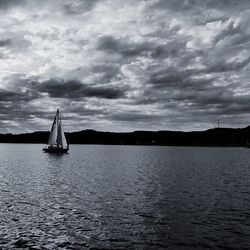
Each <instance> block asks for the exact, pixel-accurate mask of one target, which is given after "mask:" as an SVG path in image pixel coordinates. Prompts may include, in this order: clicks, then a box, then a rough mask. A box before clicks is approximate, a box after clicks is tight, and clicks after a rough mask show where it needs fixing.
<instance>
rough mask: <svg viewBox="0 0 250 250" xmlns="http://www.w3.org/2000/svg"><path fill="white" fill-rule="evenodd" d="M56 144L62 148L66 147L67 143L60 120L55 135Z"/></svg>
mask: <svg viewBox="0 0 250 250" xmlns="http://www.w3.org/2000/svg"><path fill="white" fill-rule="evenodd" d="M57 143H58V144H59V145H60V146H62V147H63V148H65V147H67V146H68V144H67V141H66V138H65V135H64V131H63V127H62V120H61V119H60V121H59V124H58V135H57Z"/></svg>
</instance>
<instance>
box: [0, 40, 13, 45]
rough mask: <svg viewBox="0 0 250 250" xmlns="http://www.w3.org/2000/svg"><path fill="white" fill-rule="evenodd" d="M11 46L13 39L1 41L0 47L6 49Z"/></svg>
mask: <svg viewBox="0 0 250 250" xmlns="http://www.w3.org/2000/svg"><path fill="white" fill-rule="evenodd" d="M9 45H11V39H4V40H0V47H5V46H9Z"/></svg>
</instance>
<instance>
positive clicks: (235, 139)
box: [0, 126, 250, 147]
mask: <svg viewBox="0 0 250 250" xmlns="http://www.w3.org/2000/svg"><path fill="white" fill-rule="evenodd" d="M48 136H49V132H41V131H39V132H34V133H27V134H0V143H46V142H47V140H48ZM66 138H67V140H68V142H69V143H70V144H107V145H110V144H112V145H166V146H226V147H245V146H246V145H247V142H249V143H250V126H248V127H246V128H237V129H234V128H214V129H209V130H206V131H192V132H181V131H134V132H127V133H117V132H116V133H114V132H99V131H95V130H83V131H79V132H72V133H66Z"/></svg>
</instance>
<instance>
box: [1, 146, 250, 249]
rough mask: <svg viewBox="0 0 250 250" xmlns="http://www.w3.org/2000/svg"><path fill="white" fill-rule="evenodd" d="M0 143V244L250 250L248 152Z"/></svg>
mask: <svg viewBox="0 0 250 250" xmlns="http://www.w3.org/2000/svg"><path fill="white" fill-rule="evenodd" d="M41 148H42V145H27V144H26V145H22V144H0V249H20V248H21V249H249V248H250V151H249V149H244V148H192V147H190V148H188V147H150V146H145V147H144V146H138V147H137V146H101V145H100V146H96V145H71V147H70V153H69V154H65V155H61V156H57V155H49V154H45V153H42V152H41Z"/></svg>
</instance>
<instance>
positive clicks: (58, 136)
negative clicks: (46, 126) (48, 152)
mask: <svg viewBox="0 0 250 250" xmlns="http://www.w3.org/2000/svg"><path fill="white" fill-rule="evenodd" d="M48 144H49V145H57V146H61V147H62V148H64V147H67V146H68V144H67V141H66V138H65V135H64V131H63V127H62V120H61V118H60V115H59V109H58V110H57V112H56V115H55V118H54V121H53V124H52V127H51V131H50V135H49V141H48Z"/></svg>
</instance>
